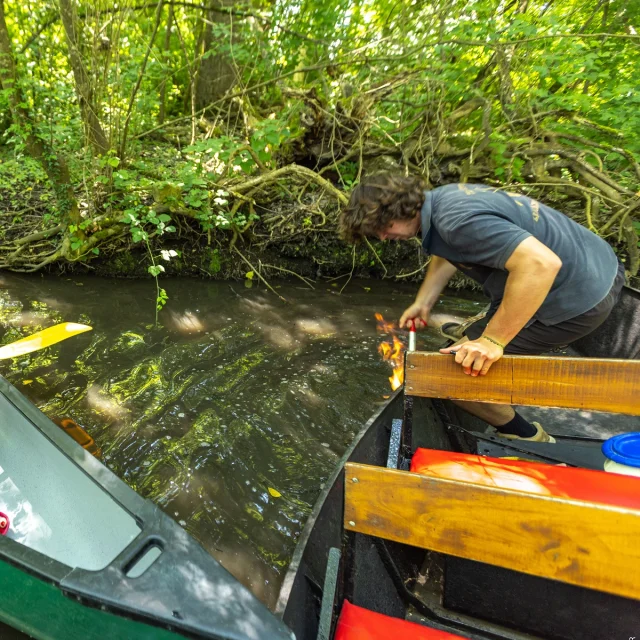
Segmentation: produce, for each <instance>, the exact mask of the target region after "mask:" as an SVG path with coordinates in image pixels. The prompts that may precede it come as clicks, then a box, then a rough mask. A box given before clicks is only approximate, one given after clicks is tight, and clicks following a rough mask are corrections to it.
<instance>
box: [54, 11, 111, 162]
mask: <svg viewBox="0 0 640 640" xmlns="http://www.w3.org/2000/svg"><path fill="white" fill-rule="evenodd" d="M60 18H61V19H62V24H63V25H64V32H65V34H66V36H67V48H68V50H69V62H70V63H71V68H72V69H73V77H74V79H75V84H76V93H77V94H78V102H79V103H80V114H81V116H82V122H83V124H84V128H85V134H86V138H87V141H88V143H89V144H90V145H91V146H92V147H93V148H94V149H95V150H96V152H97V153H99V154H104V153H106V152H107V151H109V142H108V140H107V137H106V135H105V134H104V131H103V130H102V125H101V124H100V119H99V118H98V110H97V108H96V105H95V103H94V100H93V87H92V86H91V80H90V79H89V76H88V75H87V72H86V70H85V68H84V64H83V63H82V57H81V56H80V50H79V48H78V44H79V43H78V34H77V33H76V28H75V15H74V11H73V6H72V4H71V0H60Z"/></svg>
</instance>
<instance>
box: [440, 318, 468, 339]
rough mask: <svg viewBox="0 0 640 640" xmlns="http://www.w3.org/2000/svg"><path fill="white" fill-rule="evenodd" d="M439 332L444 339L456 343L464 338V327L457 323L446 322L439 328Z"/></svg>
mask: <svg viewBox="0 0 640 640" xmlns="http://www.w3.org/2000/svg"><path fill="white" fill-rule="evenodd" d="M438 331H440V335H441V336H442V337H443V338H448V339H449V340H454V341H455V342H457V341H458V340H460V339H461V338H463V337H464V327H463V326H462V325H461V324H458V323H457V322H445V323H444V324H443V325H442V326H440V327H439V328H438Z"/></svg>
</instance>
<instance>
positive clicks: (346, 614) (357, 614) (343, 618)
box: [334, 600, 465, 640]
mask: <svg viewBox="0 0 640 640" xmlns="http://www.w3.org/2000/svg"><path fill="white" fill-rule="evenodd" d="M405 638H406V640H465V638H463V637H462V636H456V635H454V634H453V633H447V632H446V631H439V630H438V629H430V628H429V627H423V626H422V625H421V624H416V623H415V622H407V621H406V620H400V619H399V618H390V617H389V616H385V615H382V614H381V613H376V612H375V611H369V610H368V609H363V608H362V607H358V606H356V605H355V604H351V603H350V602H349V601H348V600H345V601H344V603H343V605H342V611H341V612H340V618H339V619H338V627H337V628H336V634H335V637H334V640H405Z"/></svg>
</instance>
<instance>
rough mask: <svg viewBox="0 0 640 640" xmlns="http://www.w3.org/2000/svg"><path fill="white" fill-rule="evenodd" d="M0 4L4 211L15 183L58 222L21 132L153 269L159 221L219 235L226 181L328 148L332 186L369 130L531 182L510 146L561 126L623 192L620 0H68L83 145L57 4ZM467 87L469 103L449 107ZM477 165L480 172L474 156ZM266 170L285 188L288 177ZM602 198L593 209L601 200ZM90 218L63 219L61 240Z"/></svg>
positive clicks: (631, 176)
mask: <svg viewBox="0 0 640 640" xmlns="http://www.w3.org/2000/svg"><path fill="white" fill-rule="evenodd" d="M4 5H5V12H6V15H7V23H8V29H9V36H10V38H11V42H12V46H13V48H14V53H15V62H16V68H17V69H18V72H19V73H18V76H19V77H18V81H19V82H18V84H19V87H20V89H21V93H22V96H23V102H22V104H21V108H22V109H24V110H25V111H26V112H27V113H28V117H27V118H26V119H23V120H22V121H20V122H18V121H17V120H16V119H12V118H11V117H8V116H7V115H5V114H7V112H8V105H9V92H8V90H7V89H6V88H5V89H4V90H2V91H0V160H1V161H0V184H2V190H3V192H2V194H1V196H0V198H1V199H2V203H3V205H4V206H5V208H7V210H9V211H15V212H18V211H21V210H22V209H23V206H22V204H23V203H24V200H25V196H27V197H28V199H29V202H30V205H33V204H34V203H35V205H36V206H37V207H38V211H39V212H41V213H42V223H43V225H44V226H49V225H50V224H57V222H59V221H60V217H61V215H62V214H61V213H60V212H59V211H58V210H57V208H56V207H57V205H56V198H55V194H53V193H52V191H51V185H50V184H49V183H48V181H47V180H46V178H45V177H44V173H43V171H42V168H41V167H39V166H38V165H37V163H34V162H33V161H32V160H31V159H29V158H28V157H27V155H26V151H27V148H26V140H27V134H33V135H34V136H35V139H37V140H41V141H44V142H46V143H47V147H48V148H51V149H54V150H55V151H56V153H58V152H59V153H63V154H64V155H66V156H67V157H68V160H69V166H70V168H71V173H72V180H73V187H74V192H75V194H76V196H77V197H78V199H82V200H83V201H84V202H85V206H84V207H83V215H86V217H87V220H90V219H91V218H95V217H100V216H102V217H105V216H108V217H110V218H111V219H114V220H118V221H123V222H124V223H125V224H127V225H128V226H129V229H130V232H131V235H130V237H131V241H132V242H133V243H143V244H144V246H145V248H146V249H147V250H148V253H150V255H152V257H153V260H152V259H151V258H150V261H151V266H150V268H152V271H150V273H151V275H152V276H153V277H154V278H156V285H157V284H158V283H157V279H158V278H159V277H160V276H161V275H162V271H161V270H160V267H161V266H162V261H161V258H159V257H158V256H159V254H158V251H159V246H160V245H161V244H162V241H164V240H166V239H167V238H168V237H169V238H170V237H171V236H170V235H169V236H168V235H167V234H171V233H173V232H174V231H175V227H174V225H173V224H172V223H173V221H175V220H177V219H178V217H180V218H182V219H186V220H187V224H188V225H191V224H193V221H194V220H195V221H196V222H197V224H198V225H199V227H200V229H201V230H202V231H204V232H205V233H206V235H207V239H208V241H209V243H211V242H212V236H213V235H216V234H217V237H216V239H217V240H219V241H222V239H225V238H226V239H227V240H230V239H231V238H233V239H234V241H235V238H236V237H237V236H238V234H242V233H243V232H246V231H247V229H248V228H249V227H250V226H251V225H253V224H254V223H258V222H259V219H258V216H257V215H256V214H255V213H254V210H253V202H252V200H255V198H254V196H251V197H248V198H247V199H246V200H244V199H242V198H238V197H237V196H236V195H235V193H234V189H233V186H234V185H235V184H238V183H241V182H243V181H246V180H249V179H254V178H256V177H257V176H259V175H263V174H265V173H267V172H269V171H270V170H273V169H277V168H279V167H280V166H282V165H284V164H288V163H289V162H299V163H301V164H304V166H306V167H310V168H312V169H313V170H316V171H317V170H320V169H324V168H327V165H328V164H332V165H333V166H332V167H330V168H331V171H330V172H329V173H325V174H323V175H324V176H326V177H328V178H329V180H331V181H333V183H334V184H335V185H337V186H338V187H340V188H342V189H344V190H348V189H349V188H351V187H352V186H353V184H354V182H355V181H356V180H358V179H359V176H360V175H361V173H362V170H363V167H364V166H365V164H366V163H367V162H368V160H369V158H368V157H367V155H366V154H364V153H363V154H360V153H359V152H360V151H362V150H366V151H367V152H368V153H369V154H370V156H375V155H376V154H377V153H378V150H380V149H388V150H390V152H391V153H392V154H393V158H392V160H393V161H394V162H395V163H396V166H405V167H407V168H410V169H411V170H413V171H420V172H422V173H423V174H424V175H429V176H431V177H433V175H434V174H433V172H432V171H431V170H432V169H433V166H434V165H437V167H438V170H442V171H444V173H446V172H447V171H448V170H449V166H456V167H459V168H460V171H459V174H458V177H459V176H460V175H463V176H465V179H466V177H467V173H468V175H469V179H472V178H473V177H474V176H480V177H479V179H480V180H486V181H488V182H492V183H495V184H498V185H502V184H510V183H514V182H516V183H517V182H525V181H528V182H531V181H532V176H531V172H530V170H529V172H528V173H527V171H528V168H527V166H526V162H525V159H524V155H525V152H526V150H527V149H531V148H534V147H536V145H537V146H540V145H551V144H560V143H565V142H566V141H567V140H568V139H569V138H567V137H564V138H563V137H562V136H572V138H571V139H572V142H571V143H570V144H571V153H572V154H574V155H575V156H579V157H580V158H581V159H582V160H584V161H585V162H587V163H590V164H591V165H592V166H593V167H594V168H596V169H598V170H600V168H602V170H604V171H605V172H608V174H609V175H612V176H615V180H616V182H617V183H618V184H620V185H622V187H624V188H626V189H628V191H629V192H630V193H635V192H638V190H639V189H640V185H639V184H638V182H639V180H638V174H637V170H636V169H635V167H634V162H633V158H635V160H636V162H637V159H638V157H640V138H639V137H638V135H637V132H638V131H639V130H640V108H639V107H640V89H639V88H640V67H639V66H638V65H637V63H636V58H637V50H638V43H639V42H640V36H638V34H637V33H636V32H637V28H638V21H639V19H640V5H639V4H638V3H632V2H627V1H625V0H608V1H607V2H604V3H603V2H601V1H600V0H585V2H578V1H577V0H556V1H554V2H552V3H550V2H548V1H547V0H530V1H529V2H527V3H504V2H496V1H491V0H469V1H466V0H465V1H463V0H452V1H451V2H446V3H443V2H440V3H416V2H414V3H402V2H397V1H395V0H362V1H361V2H358V3H354V2H349V1H347V0H326V1H323V2H320V1H319V0H275V2H267V1H266V0H255V1H254V2H251V3H250V4H241V3H234V4H232V5H228V4H227V5H225V6H228V7H229V9H230V11H231V13H230V15H224V14H223V13H221V12H214V14H215V15H213V17H212V14H211V12H207V11H206V10H203V7H202V6H201V5H198V4H197V3H195V4H193V3H183V4H180V3H179V4H174V5H171V16H172V17H171V27H170V28H168V26H169V25H168V20H169V5H166V6H165V7H163V9H162V12H161V14H160V17H161V19H160V22H159V24H158V25H156V24H154V12H153V11H152V10H148V9H147V8H145V7H146V5H135V4H133V5H119V4H118V5H114V4H113V3H108V2H106V1H105V0H98V1H97V2H87V0H79V1H78V2H76V3H74V7H75V10H76V12H77V14H78V20H77V25H78V34H77V35H78V41H79V51H80V55H81V57H82V62H83V66H84V68H85V70H86V72H87V77H88V78H89V81H90V84H91V86H90V93H91V99H92V100H93V102H94V104H95V115H96V116H97V118H98V120H99V122H100V125H101V127H102V128H103V130H104V133H105V136H106V138H107V139H108V140H109V142H110V145H111V148H110V150H109V151H108V152H107V153H105V154H103V155H102V156H101V157H100V156H99V154H97V153H96V152H95V150H92V148H91V146H90V145H88V144H87V137H86V132H87V126H86V122H83V120H82V116H81V114H82V111H81V108H80V106H81V105H80V103H79V99H78V94H79V92H78V89H77V87H76V86H75V83H74V74H73V70H72V68H71V64H70V58H69V51H68V47H67V43H66V37H65V33H64V29H63V26H62V24H61V22H60V20H59V15H58V7H57V5H55V3H51V2H43V3H35V4H33V3H32V4H26V5H25V4H24V3H20V2H18V1H17V0H4ZM156 26H157V27H158V28H157V32H156V35H155V37H154V38H153V40H152V34H153V33H154V31H155V29H156ZM205 49H206V50H205ZM148 53H149V54H150V55H149V57H148V61H147V64H146V67H145V72H144V74H143V75H142V76H141V75H140V71H141V68H142V66H143V64H142V63H143V61H144V60H145V58H146V56H147V54H148ZM209 63H215V65H214V66H215V68H216V69H218V71H220V70H221V69H224V68H225V65H226V66H227V67H228V68H229V69H232V71H233V76H234V78H235V84H234V85H233V86H232V87H231V88H225V89H224V90H223V91H221V93H220V94H219V96H211V95H209V94H208V93H207V91H205V90H204V89H208V88H210V87H209V85H211V84H215V82H217V78H218V76H221V75H224V74H221V73H217V75H216V74H214V76H211V78H209V79H207V82H199V80H201V79H202V78H204V77H205V75H204V74H205V71H206V65H207V64H209ZM138 85H139V88H138ZM203 87H204V89H203ZM136 89H137V90H136ZM134 90H135V95H134ZM225 92H226V93H225ZM132 97H133V99H132ZM472 100H476V101H479V103H481V105H482V106H481V107H479V108H476V109H472V110H470V111H468V112H465V113H464V115H462V116H459V117H458V116H456V113H457V112H458V110H459V109H460V108H461V107H463V106H464V105H465V104H467V103H469V101H472ZM161 112H163V113H164V115H163V118H164V123H163V124H162V125H160V124H159V122H158V121H159V118H160V114H161ZM540 114H548V115H547V117H545V118H542V117H540ZM192 116H195V118H193V119H192ZM533 116H537V118H536V119H535V122H534V121H533V120H532V118H533ZM128 118H129V122H128V126H129V133H128V144H127V145H126V148H125V149H124V152H123V153H122V152H121V151H122V150H121V149H120V146H121V145H120V143H121V140H122V132H123V128H124V124H125V121H126V120H127V119H128ZM576 140H578V141H576ZM469 149H471V150H472V151H471V153H470V154H466V155H465V151H466V150H469ZM621 149H623V150H624V152H623V151H621ZM634 154H635V155H634ZM48 160H51V157H49V158H48V159H47V158H45V162H46V161H48ZM441 160H443V162H442V163H441V162H440V161H441ZM480 164H484V166H485V168H486V171H485V172H484V173H483V172H481V171H476V172H475V174H474V173H473V170H474V169H475V168H477V165H480ZM563 171H565V169H563ZM465 172H467V173H465ZM563 175H565V174H563ZM455 178H456V174H455V173H454V174H452V175H446V176H444V179H445V180H447V181H450V180H452V179H455ZM437 179H438V178H436V180H437ZM571 179H574V180H583V177H580V176H578V175H575V174H574V175H573V177H572V178H571ZM272 187H273V188H277V189H280V192H279V193H281V194H282V195H283V197H284V198H285V199H290V200H292V201H293V200H294V198H292V197H291V196H292V195H293V196H294V197H296V196H297V195H298V194H291V193H288V192H286V191H285V188H286V186H285V185H276V186H275V187H274V186H273V185H272ZM300 188H301V190H303V191H305V192H306V191H307V190H309V185H308V184H305V185H304V186H301V187H300ZM257 194H258V196H262V195H263V194H264V192H263V191H261V190H260V189H259V190H258V191H257ZM298 201H299V202H300V200H298ZM608 203H610V201H608V200H606V198H605V199H603V200H602V202H601V206H600V208H599V213H598V215H599V216H601V217H604V216H606V215H607V214H608V213H610V212H611V210H610V209H607V207H609V204H608ZM22 215H23V214H16V216H17V217H16V221H18V222H20V221H21V220H22V218H21V217H20V216H22ZM633 215H636V213H634V214H633ZM265 217H267V216H265ZM317 219H318V216H316V217H314V215H312V214H310V213H309V212H308V211H305V212H304V214H303V215H300V216H298V218H297V221H296V224H297V225H298V228H297V229H293V227H291V226H287V225H282V227H281V228H282V229H287V231H286V233H289V234H293V235H294V237H295V234H296V233H297V232H298V231H300V230H301V231H303V232H304V233H308V232H311V230H313V228H314V224H317ZM634 224H635V227H634V228H636V230H637V221H634ZM92 229H93V227H91V228H90V227H86V228H83V223H78V221H77V220H74V225H72V226H69V227H68V233H69V236H70V237H69V240H70V246H71V249H72V250H73V251H81V250H82V245H83V240H82V237H83V235H84V234H86V235H89V234H90V232H91V230H92ZM324 230H328V228H325V229H324ZM612 231H614V235H616V234H617V229H613V230H612ZM80 232H84V233H80ZM283 233H284V231H283ZM612 237H613V236H612ZM96 253H99V249H98V248H97V247H93V248H92V249H91V251H90V252H88V254H87V255H86V256H81V259H89V258H91V257H92V256H94V255H96ZM154 260H155V262H154ZM214 267H215V265H214ZM214 267H212V268H211V269H210V271H212V272H215V271H216V269H215V268H214ZM218 268H219V266H218Z"/></svg>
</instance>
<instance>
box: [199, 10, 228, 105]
mask: <svg viewBox="0 0 640 640" xmlns="http://www.w3.org/2000/svg"><path fill="white" fill-rule="evenodd" d="M233 2H234V0H221V2H220V3H219V5H218V6H220V7H222V8H226V9H231V8H233ZM217 24H219V25H230V24H231V16H230V14H229V13H226V12H225V13H222V12H220V11H213V10H210V11H207V22H206V23H205V28H204V38H203V44H202V50H201V51H199V52H198V53H199V54H203V53H206V52H207V51H209V50H210V49H211V48H215V49H217V48H218V47H219V46H220V45H221V44H223V42H221V41H219V40H218V41H216V40H215V38H214V33H213V27H214V25H217ZM236 79H237V78H236V73H235V70H234V67H233V64H232V61H231V59H230V58H229V56H227V55H226V54H223V53H215V54H213V55H210V56H209V57H208V58H204V59H203V60H202V61H201V62H200V68H199V70H198V80H197V85H196V109H197V110H198V111H199V110H200V109H206V108H207V107H208V106H209V105H211V104H212V103H214V102H216V100H219V99H220V98H222V97H223V96H224V94H225V93H226V92H227V91H228V90H229V89H231V87H233V85H234V84H235V83H236Z"/></svg>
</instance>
